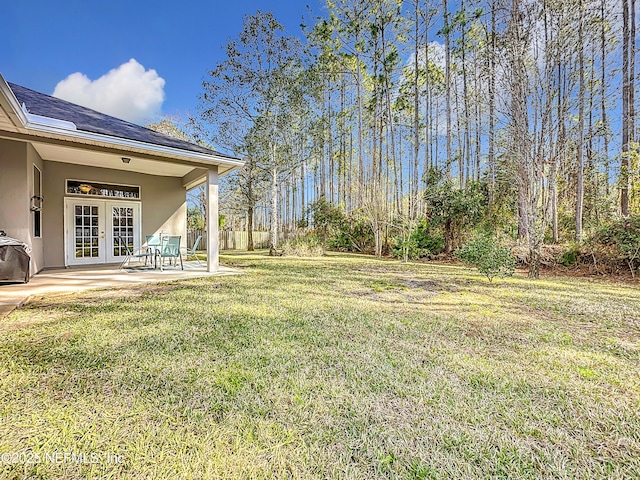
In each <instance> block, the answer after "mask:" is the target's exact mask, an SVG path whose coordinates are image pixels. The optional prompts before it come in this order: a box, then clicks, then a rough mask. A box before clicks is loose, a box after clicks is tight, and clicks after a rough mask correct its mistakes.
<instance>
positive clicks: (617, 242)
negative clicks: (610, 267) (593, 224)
mask: <svg viewBox="0 0 640 480" xmlns="http://www.w3.org/2000/svg"><path fill="white" fill-rule="evenodd" d="M590 243H591V244H592V245H595V246H597V245H600V246H606V247H608V249H612V250H613V251H614V252H615V253H616V255H617V257H618V258H619V259H620V260H623V261H624V262H625V263H626V264H627V266H628V267H629V270H630V271H631V274H632V275H633V276H635V273H636V271H637V270H638V263H639V261H640V216H631V217H629V218H622V219H620V220H617V221H614V222H611V223H608V224H606V225H604V226H602V227H600V229H599V230H598V231H597V232H596V234H595V235H594V236H593V237H592V238H591V241H590Z"/></svg>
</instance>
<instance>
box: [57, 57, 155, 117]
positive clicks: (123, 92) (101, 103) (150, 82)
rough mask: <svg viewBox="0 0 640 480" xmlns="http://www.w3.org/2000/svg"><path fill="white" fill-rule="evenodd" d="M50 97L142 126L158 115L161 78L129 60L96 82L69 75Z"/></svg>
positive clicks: (133, 60) (73, 74) (82, 74)
mask: <svg viewBox="0 0 640 480" xmlns="http://www.w3.org/2000/svg"><path fill="white" fill-rule="evenodd" d="M53 96H54V97H57V98H61V99H63V100H67V101H69V102H73V103H77V104H78V105H82V106H84V107H87V108H91V109H93V110H97V111H99V112H102V113H106V114H108V115H112V116H114V117H118V118H121V119H123V120H128V121H130V122H133V123H140V124H142V123H148V122H149V121H151V120H153V119H154V117H156V116H157V115H158V114H159V113H160V107H161V106H162V102H163V101H164V79H163V78H162V77H160V76H159V75H158V73H157V72H156V71H155V70H153V69H149V70H145V68H144V67H143V66H142V65H140V64H139V63H138V62H137V61H136V60H135V59H134V58H132V59H131V60H129V61H128V62H127V63H123V64H122V65H120V66H119V67H117V68H114V69H113V70H110V71H109V72H107V73H106V74H104V75H103V76H101V77H100V78H98V79H96V80H91V79H89V78H88V77H87V76H86V75H85V74H84V73H80V72H76V73H72V74H71V75H69V76H68V77H67V78H65V79H64V80H62V81H61V82H59V83H58V84H57V85H56V88H55V90H54V91H53Z"/></svg>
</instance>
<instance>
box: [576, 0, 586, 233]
mask: <svg viewBox="0 0 640 480" xmlns="http://www.w3.org/2000/svg"><path fill="white" fill-rule="evenodd" d="M579 8H580V18H579V20H578V76H579V78H578V82H579V85H580V86H579V92H578V129H579V130H578V145H577V155H578V158H577V160H578V162H577V172H576V176H577V179H576V184H577V185H576V189H577V190H576V242H578V243H580V242H581V241H582V209H583V205H584V153H583V151H584V38H583V32H582V30H583V22H584V21H583V17H584V7H583V3H582V0H580V4H579Z"/></svg>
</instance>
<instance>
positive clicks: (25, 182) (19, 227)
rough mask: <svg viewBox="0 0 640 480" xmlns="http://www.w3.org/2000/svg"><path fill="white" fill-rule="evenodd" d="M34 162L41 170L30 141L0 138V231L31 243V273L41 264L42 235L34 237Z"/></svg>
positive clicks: (42, 256) (38, 158)
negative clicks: (32, 208) (32, 203)
mask: <svg viewBox="0 0 640 480" xmlns="http://www.w3.org/2000/svg"><path fill="white" fill-rule="evenodd" d="M33 165H36V166H37V167H38V168H39V169H40V171H41V172H42V170H43V165H42V159H41V158H40V156H39V155H38V152H36V151H35V149H34V148H33V147H32V146H31V144H28V143H25V142H16V141H12V140H2V139H0V230H4V231H5V232H6V233H7V235H8V236H10V237H14V238H17V239H18V240H21V241H23V242H24V243H26V244H27V245H29V246H31V274H34V273H36V272H38V271H40V270H42V268H43V267H44V255H43V241H44V238H43V237H41V238H36V237H34V233H35V232H34V230H35V227H34V214H33V212H31V210H30V207H31V197H32V195H33V194H34V188H33ZM42 215H45V213H44V209H43V212H42Z"/></svg>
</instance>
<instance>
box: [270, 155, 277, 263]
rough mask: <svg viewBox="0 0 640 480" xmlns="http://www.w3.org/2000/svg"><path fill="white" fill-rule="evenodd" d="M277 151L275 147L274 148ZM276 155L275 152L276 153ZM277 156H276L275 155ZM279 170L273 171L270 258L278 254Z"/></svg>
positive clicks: (274, 168) (273, 168) (273, 169)
mask: <svg viewBox="0 0 640 480" xmlns="http://www.w3.org/2000/svg"><path fill="white" fill-rule="evenodd" d="M272 148H273V150H275V147H272ZM274 153H275V152H274ZM274 156H275V155H274ZM277 246H278V169H277V168H276V167H275V166H274V167H272V169H271V228H270V229H269V256H271V257H274V256H276V255H277V254H278V251H277V249H276V247H277Z"/></svg>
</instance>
